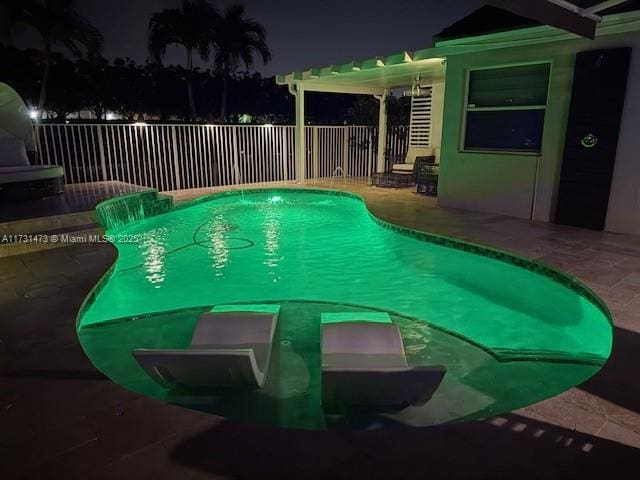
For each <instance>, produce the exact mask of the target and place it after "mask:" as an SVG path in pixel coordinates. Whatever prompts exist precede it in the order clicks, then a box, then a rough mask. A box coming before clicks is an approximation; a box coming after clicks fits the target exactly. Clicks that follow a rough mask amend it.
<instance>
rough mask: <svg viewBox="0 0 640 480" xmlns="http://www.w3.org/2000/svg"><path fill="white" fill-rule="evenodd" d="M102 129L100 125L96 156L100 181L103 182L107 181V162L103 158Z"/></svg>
mask: <svg viewBox="0 0 640 480" xmlns="http://www.w3.org/2000/svg"><path fill="white" fill-rule="evenodd" d="M102 128H103V127H102V125H98V155H99V156H100V170H101V172H102V181H103V182H104V181H105V180H106V179H107V160H106V158H105V156H104V143H103V140H102Z"/></svg>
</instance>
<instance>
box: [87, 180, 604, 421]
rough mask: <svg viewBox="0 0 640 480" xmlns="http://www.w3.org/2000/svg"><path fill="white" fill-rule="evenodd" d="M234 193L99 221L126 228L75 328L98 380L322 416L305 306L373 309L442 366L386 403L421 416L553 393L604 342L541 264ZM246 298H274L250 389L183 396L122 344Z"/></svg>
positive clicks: (598, 356)
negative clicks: (260, 364) (430, 390)
mask: <svg viewBox="0 0 640 480" xmlns="http://www.w3.org/2000/svg"><path fill="white" fill-rule="evenodd" d="M240 198H241V197H240V195H239V194H238V195H225V196H220V197H219V198H213V199H212V200H210V201H205V202H200V203H196V204H194V205H192V206H189V207H187V208H182V209H178V210H175V211H172V212H169V213H166V214H162V215H158V216H154V217H150V218H147V219H144V220H139V221H134V222H133V223H129V224H128V225H124V226H121V227H119V228H118V229H116V230H115V231H113V232H111V231H110V233H117V235H116V238H123V239H130V238H139V240H140V241H139V242H133V243H131V242H129V243H125V241H122V242H121V243H117V244H116V246H117V248H118V251H119V256H118V259H117V263H116V265H115V269H114V272H113V274H112V276H110V277H109V279H108V281H107V282H106V283H105V284H104V285H103V286H102V288H101V289H99V291H98V293H97V295H96V297H95V300H94V301H93V303H91V304H89V305H88V308H87V309H86V310H85V311H84V312H83V314H82V316H81V317H80V319H79V322H78V329H79V330H78V333H79V338H80V341H81V343H82V345H83V348H84V349H85V351H86V353H87V355H88V356H89V358H90V359H91V360H92V361H93V362H94V364H95V365H96V367H97V368H99V369H100V370H101V371H102V372H104V373H105V374H106V375H108V376H109V377H110V378H112V379H113V380H114V381H116V382H118V383H120V384H122V385H124V386H125V387H127V388H130V389H132V390H134V391H137V392H141V393H143V394H145V395H150V396H154V397H156V398H160V399H163V400H165V401H168V402H171V403H177V404H181V405H185V406H188V407H190V408H197V409H201V410H205V411H209V412H212V413H216V414H219V415H223V416H229V417H232V418H237V419H241V420H245V421H246V420H249V421H258V422H265V423H270V424H276V425H280V426H285V427H296V428H311V429H323V428H326V427H327V425H326V424H325V420H324V416H323V414H322V410H321V405H320V323H321V318H322V320H323V321H332V320H333V321H336V320H340V319H349V318H350V319H366V318H371V319H375V318H377V319H379V320H381V319H383V318H387V316H386V315H387V313H386V312H388V313H389V314H390V317H391V320H392V321H393V322H394V323H395V324H396V325H397V326H398V328H399V329H400V331H401V334H402V336H403V342H404V344H405V351H406V354H407V361H408V363H409V365H412V366H419V365H436V364H437V365H445V366H446V367H447V376H446V377H445V380H444V381H443V383H442V385H441V386H440V388H439V390H438V391H437V392H436V394H435V396H434V398H433V399H432V401H430V402H429V403H427V404H426V405H425V406H424V407H421V408H416V409H415V411H414V410H413V409H412V415H411V416H403V415H402V414H399V416H398V417H397V418H396V417H394V420H396V421H399V422H402V423H407V424H409V425H432V424H437V423H443V422H449V421H452V420H456V419H461V418H481V417H482V416H486V415H489V414H497V413H500V412H504V411H509V410H512V409H515V408H520V407H523V406H526V405H528V404H530V403H533V402H536V401H539V400H542V399H544V398H547V397H549V396H553V395H556V394H558V393H560V392H562V391H564V390H566V389H567V388H570V387H572V386H574V385H576V384H578V383H581V382H582V381H584V380H586V379H587V378H589V377H590V376H591V375H593V374H594V373H595V372H597V371H598V370H599V368H600V367H601V365H602V364H603V363H604V362H605V361H606V359H607V358H608V356H609V354H610V351H611V342H612V328H611V324H610V323H609V320H608V318H607V316H606V314H605V313H604V312H603V311H602V310H600V309H599V308H598V306H597V305H595V304H594V303H593V302H592V301H591V300H589V299H588V298H586V297H585V296H581V295H579V294H578V293H576V292H575V291H574V290H571V289H569V288H567V287H565V286H564V285H562V284H561V283H559V282H557V281H554V280H552V279H551V278H549V277H546V276H543V275H540V274H536V273H534V272H532V271H529V270H527V269H524V268H520V267H517V266H514V265H511V264H509V263H506V262H502V261H497V260H495V259H493V258H489V257H487V256H481V255H476V254H472V253H469V252H465V251H462V250H460V249H457V248H449V247H447V246H441V245H436V244H433V243H427V242H425V241H423V240H420V239H418V238H412V237H410V236H405V235H400V234H398V233H397V232H395V231H392V230H390V229H386V228H383V227H382V226H380V225H379V224H378V223H376V222H374V221H372V219H371V217H370V216H369V212H368V211H367V209H366V206H365V205H364V203H363V202H361V201H359V200H358V199H355V198H351V197H345V196H337V195H328V194H327V193H323V192H318V191H311V190H310V191H305V192H302V191H291V192H288V191H286V190H264V191H248V192H245V195H244V201H241V199H240ZM276 198H278V199H279V201H277V202H274V201H273V200H274V199H276ZM254 303H255V304H260V305H267V306H270V308H274V307H273V305H281V311H280V320H279V322H278V330H277V333H276V344H275V346H274V352H273V357H272V367H271V370H270V373H269V376H268V380H267V384H266V385H265V388H264V389H263V390H260V391H256V392H236V393H233V394H230V393H228V392H227V393H223V394H221V393H220V392H212V393H211V395H206V396H201V397H198V398H195V399H194V396H193V395H192V394H188V393H184V394H182V393H180V392H173V391H172V392H169V391H166V390H163V389H161V388H160V387H159V386H158V385H156V384H155V382H153V381H152V380H151V379H150V378H149V377H148V376H147V375H146V374H145V373H144V371H143V370H142V369H141V368H140V367H139V366H138V365H137V363H136V362H135V360H134V359H133V358H132V356H131V351H132V350H133V349H135V348H187V347H188V345H189V342H190V338H191V334H192V332H193V329H194V326H195V322H196V320H197V317H198V315H199V314H200V313H203V312H206V311H209V310H210V309H211V308H212V307H213V306H216V305H224V306H225V307H224V308H243V307H242V306H238V305H242V304H254ZM234 304H236V306H235V307H233V306H232V305H234ZM154 312H158V313H157V314H153V313H154ZM150 314H152V315H150ZM515 360H518V361H515ZM558 361H559V363H558ZM496 379H500V381H496ZM216 393H217V394H216ZM409 417H410V418H409Z"/></svg>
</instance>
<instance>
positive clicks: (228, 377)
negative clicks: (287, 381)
mask: <svg viewBox="0 0 640 480" xmlns="http://www.w3.org/2000/svg"><path fill="white" fill-rule="evenodd" d="M279 312H280V306H279V305H223V306H218V307H216V308H214V309H213V310H211V311H210V312H207V313H203V314H202V315H200V317H199V319H198V323H197V325H196V328H195V330H194V332H193V336H192V338H191V345H190V347H189V348H188V349H186V350H179V349H178V350H155V349H144V348H140V349H136V350H134V351H133V356H134V357H135V359H136V360H137V361H138V363H139V364H140V366H141V367H142V368H143V369H144V370H145V371H146V372H147V373H148V374H149V376H150V377H151V378H153V379H154V380H155V381H156V382H158V383H159V384H160V385H162V386H164V387H175V386H180V387H187V388H207V387H209V388H214V387H236V388H246V389H257V388H262V386H263V385H264V383H265V380H266V376H267V370H268V368H269V360H270V358H271V348H272V345H273V338H274V334H275V330H276V325H277V321H278V314H279Z"/></svg>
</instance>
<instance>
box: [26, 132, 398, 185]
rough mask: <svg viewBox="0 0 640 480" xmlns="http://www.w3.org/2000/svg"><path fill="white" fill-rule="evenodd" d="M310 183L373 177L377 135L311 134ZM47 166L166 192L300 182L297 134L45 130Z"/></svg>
mask: <svg viewBox="0 0 640 480" xmlns="http://www.w3.org/2000/svg"><path fill="white" fill-rule="evenodd" d="M306 129H307V132H306V133H307V177H308V178H327V177H331V175H332V172H333V171H334V170H335V169H336V168H337V167H341V168H343V169H344V171H345V173H346V175H348V176H358V177H363V176H370V175H371V174H372V173H373V172H374V171H375V165H376V152H375V149H376V144H377V140H376V134H377V132H376V130H377V129H375V128H372V127H353V126H345V127H327V126H309V127H306ZM36 138H37V142H38V150H39V152H40V155H39V158H40V162H41V163H43V164H46V165H62V166H63V167H64V169H65V182H66V183H83V182H97V181H106V180H118V181H122V182H127V183H133V184H137V185H143V186H147V187H153V188H157V189H158V190H160V191H168V190H178V189H185V188H201V187H210V186H218V185H231V184H235V183H237V182H238V179H237V178H236V175H235V169H234V166H235V165H236V162H237V165H238V170H239V173H240V178H241V179H242V181H243V182H244V183H261V182H275V181H289V180H295V179H296V167H295V144H294V127H293V126H237V125H146V124H133V125H120V124H114V125H109V124H100V125H97V124H43V125H38V127H37V129H36ZM406 145H407V128H406V127H397V128H395V129H394V128H391V129H389V134H388V136H387V154H388V155H403V154H404V153H406V148H407V147H406Z"/></svg>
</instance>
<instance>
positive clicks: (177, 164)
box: [171, 125, 181, 190]
mask: <svg viewBox="0 0 640 480" xmlns="http://www.w3.org/2000/svg"><path fill="white" fill-rule="evenodd" d="M171 143H173V178H174V180H175V184H176V190H180V189H181V182H180V161H179V160H178V137H177V136H176V126H175V125H172V126H171Z"/></svg>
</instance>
